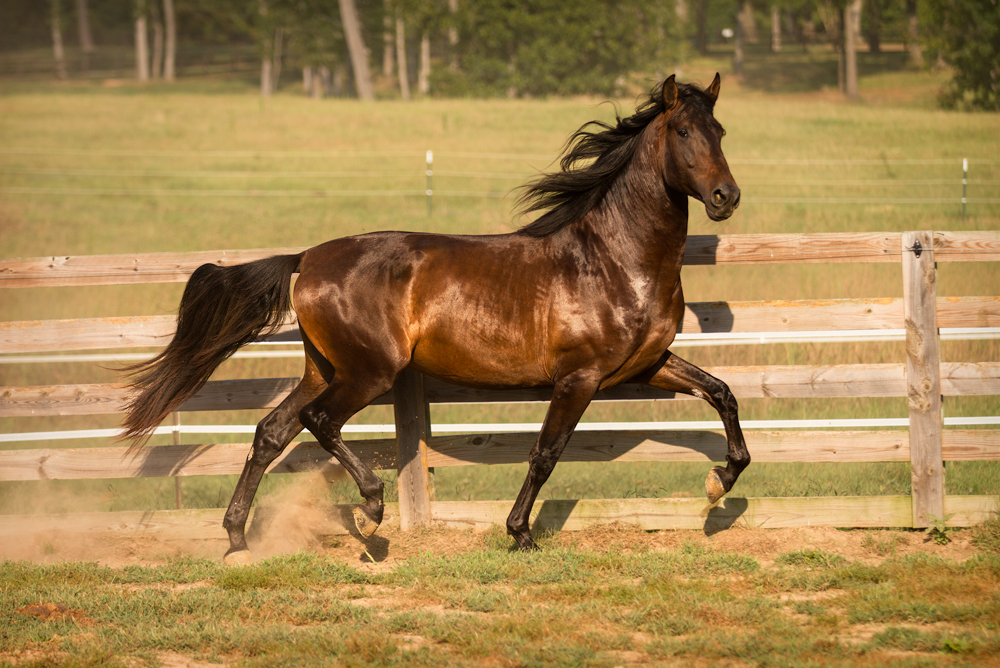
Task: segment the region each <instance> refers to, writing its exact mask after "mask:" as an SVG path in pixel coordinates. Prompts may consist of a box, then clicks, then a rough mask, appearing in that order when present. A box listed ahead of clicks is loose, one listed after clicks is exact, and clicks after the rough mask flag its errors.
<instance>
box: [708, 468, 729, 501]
mask: <svg viewBox="0 0 1000 668" xmlns="http://www.w3.org/2000/svg"><path fill="white" fill-rule="evenodd" d="M705 494H706V495H707V496H708V502H709V503H718V501H719V499H721V498H722V497H723V496H725V495H726V487H725V485H723V484H722V478H720V477H719V467H715V468H713V469H712V470H711V471H709V472H708V477H707V478H705Z"/></svg>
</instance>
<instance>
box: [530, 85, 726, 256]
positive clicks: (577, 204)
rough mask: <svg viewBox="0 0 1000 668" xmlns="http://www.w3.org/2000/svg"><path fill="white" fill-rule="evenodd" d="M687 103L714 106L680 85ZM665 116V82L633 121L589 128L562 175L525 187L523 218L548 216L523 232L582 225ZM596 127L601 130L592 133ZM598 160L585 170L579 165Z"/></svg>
mask: <svg viewBox="0 0 1000 668" xmlns="http://www.w3.org/2000/svg"><path fill="white" fill-rule="evenodd" d="M677 92H678V97H679V99H680V100H681V102H682V103H686V104H689V105H693V106H697V107H701V108H702V109H704V110H705V111H708V112H709V113H711V111H712V108H713V107H714V102H713V100H712V98H711V97H709V96H708V95H707V94H706V93H705V92H704V91H702V90H701V89H699V88H698V87H697V86H693V85H691V84H677ZM664 111H665V105H664V103H663V83H662V82H661V83H659V84H657V85H656V86H655V87H654V88H653V90H652V91H651V93H650V96H649V99H647V100H645V101H644V102H642V103H641V104H640V105H639V106H638V107H637V108H636V110H635V113H634V114H632V115H631V116H629V117H628V118H625V119H623V118H621V117H620V116H618V114H617V113H616V114H615V117H616V119H615V120H616V123H615V125H610V124H608V123H604V122H602V121H591V122H589V123H585V124H584V125H583V126H582V127H581V128H580V129H579V130H577V131H576V132H575V133H573V135H572V136H571V137H570V138H569V140H568V141H567V142H566V148H565V149H564V155H563V158H562V160H561V161H560V163H559V166H560V168H561V171H559V172H555V173H553V174H543V175H542V176H540V177H538V179H536V180H535V181H533V182H531V183H528V184H526V185H524V186H522V188H523V189H524V192H523V193H522V194H521V196H520V197H519V198H518V209H519V212H520V213H522V214H525V213H530V212H532V211H543V210H546V209H547V211H546V212H545V213H544V214H542V215H541V216H539V217H538V219H537V220H535V221H533V222H531V223H528V224H527V225H525V226H524V227H522V228H521V229H520V230H519V232H521V233H523V234H527V235H529V236H533V237H544V236H547V235H549V234H552V233H553V232H555V231H557V230H560V229H562V228H563V227H565V226H566V225H567V224H569V223H571V222H573V221H575V220H579V219H580V218H582V217H583V216H584V215H586V214H587V212H588V211H590V210H591V209H593V208H594V207H595V206H597V204H599V203H600V201H601V200H602V199H603V198H604V196H605V195H606V194H607V192H608V190H609V189H610V188H611V184H612V183H614V182H615V180H616V179H617V178H618V176H619V175H620V174H621V173H622V172H623V171H625V169H626V168H627V167H628V165H629V163H630V162H631V160H632V156H633V155H635V152H636V149H637V148H638V146H639V137H640V136H641V135H642V131H643V130H645V129H646V126H648V125H649V124H650V123H652V122H653V121H654V120H655V119H656V118H657V117H658V116H659V115H660V114H662V113H663V112H664ZM591 126H596V127H597V128H599V130H598V131H596V132H592V131H590V130H588V128H590V127H591ZM592 158H596V160H594V161H593V162H590V163H587V164H585V165H582V166H577V164H578V163H580V162H582V161H585V160H590V159H592Z"/></svg>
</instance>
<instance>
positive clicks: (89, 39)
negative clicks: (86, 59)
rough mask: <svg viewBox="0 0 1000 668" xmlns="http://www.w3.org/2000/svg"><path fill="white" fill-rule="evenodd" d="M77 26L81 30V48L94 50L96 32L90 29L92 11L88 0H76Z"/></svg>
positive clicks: (89, 51)
mask: <svg viewBox="0 0 1000 668" xmlns="http://www.w3.org/2000/svg"><path fill="white" fill-rule="evenodd" d="M76 27H77V28H79V30H80V50H81V51H83V52H84V53H93V52H94V34H93V33H92V32H91V31H90V12H89V11H88V9H87V0H76Z"/></svg>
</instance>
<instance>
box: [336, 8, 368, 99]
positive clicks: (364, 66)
mask: <svg viewBox="0 0 1000 668" xmlns="http://www.w3.org/2000/svg"><path fill="white" fill-rule="evenodd" d="M340 19H341V22H342V23H343V26H344V36H345V37H346V38H347V50H348V52H350V55H351V68H352V69H353V70H354V87H355V88H356V89H357V91H358V97H360V98H361V99H362V100H374V99H375V91H374V89H373V87H372V76H371V71H370V70H369V68H368V50H367V49H366V48H365V41H364V38H363V37H362V35H361V23H360V21H358V11H357V8H356V7H355V6H354V0H340Z"/></svg>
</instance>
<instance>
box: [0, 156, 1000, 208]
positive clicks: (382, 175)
mask: <svg viewBox="0 0 1000 668" xmlns="http://www.w3.org/2000/svg"><path fill="white" fill-rule="evenodd" d="M433 154H434V151H424V152H419V151H412V150H390V151H386V150H373V151H354V150H350V151H340V150H329V151H323V150H311V151H273V150H270V151H254V150H201V151H182V150H173V149H166V150H151V149H74V148H63V147H0V155H28V156H53V155H66V156H75V157H82V156H87V157H94V156H111V157H128V158H135V157H157V158H180V157H184V158H190V157H195V158H275V159H278V158H281V159H288V158H310V159H318V158H336V159H352V158H353V159H364V158H379V159H386V158H407V159H409V158H413V159H414V162H418V161H419V158H420V157H424V158H425V161H426V162H425V161H419V162H420V163H422V164H420V167H421V168H420V169H418V168H417V166H416V165H414V167H413V168H412V169H406V168H402V169H376V170H372V169H364V168H361V169H357V170H345V169H337V170H315V169H311V170H310V169H304V170H289V169H277V170H269V169H264V170H255V169H249V170H248V169H235V170H234V169H221V170H212V169H169V168H168V169H162V168H159V169H138V168H128V169H123V168H104V169H102V168H94V167H86V168H83V167H72V166H71V167H52V168H46V167H36V168H32V167H25V166H17V167H12V166H7V167H0V174H2V175H6V176H10V177H28V178H42V179H46V178H56V179H58V178H60V177H84V178H86V177H95V178H98V177H112V178H121V177H124V178H140V179H141V178H155V179H180V178H189V179H199V180H204V179H209V180H210V179H215V178H220V179H273V180H280V179H337V180H341V179H342V180H354V179H382V180H394V183H393V184H391V185H395V186H397V187H391V185H390V187H383V188H353V187H343V185H347V184H346V183H342V184H341V186H342V187H339V188H327V187H314V188H308V187H302V188H269V187H266V186H265V187H260V188H254V187H251V188H238V189H235V188H185V187H163V186H156V187H131V188H130V187H120V186H117V187H85V186H65V185H60V186H55V185H53V186H44V185H33V184H32V185H3V186H0V194H2V195H8V196H17V195H21V196H41V197H45V196H49V197H88V196H109V197H179V198H184V197H193V198H203V197H218V198H247V197H250V198H350V197H358V198H379V197H384V198H408V197H423V198H426V202H427V210H428V214H431V213H432V211H433V198H434V196H437V197H454V198H484V199H504V198H507V197H510V196H513V195H514V194H515V191H516V187H517V185H520V184H521V183H525V182H529V181H530V179H531V178H533V177H536V176H538V175H539V174H540V173H541V172H540V170H538V169H536V168H531V169H527V170H524V171H518V172H511V171H474V170H469V171H465V170H460V169H446V170H434V169H433V158H432V156H433ZM437 154H438V159H439V161H440V160H441V159H442V158H443V159H445V160H447V159H449V158H458V159H475V160H515V161H519V162H524V163H528V162H531V161H535V160H545V161H547V164H551V162H552V156H542V155H536V154H531V153H479V152H471V151H447V150H445V151H443V152H441V151H438V152H437ZM729 163H730V164H731V165H751V166H764V165H770V166H794V167H821V166H832V167H855V166H881V167H889V166H954V167H959V166H961V169H962V172H961V178H959V174H958V172H957V170H956V174H955V176H954V177H953V178H941V177H940V176H938V177H937V178H903V179H895V178H872V179H864V178H857V177H856V176H855V177H854V178H803V179H795V178H781V177H776V178H766V177H765V178H760V177H756V178H751V179H744V180H743V181H742V183H744V184H746V185H753V186H757V187H758V188H768V187H783V188H789V187H791V188H794V187H797V186H798V187H809V188H817V187H818V188H824V187H825V188H834V189H836V188H850V189H855V188H883V189H884V188H894V189H895V188H906V187H910V188H918V189H921V190H922V192H921V193H920V194H919V195H917V196H905V194H904V193H899V192H898V191H897V192H896V193H895V195H894V196H864V195H859V194H855V195H850V194H846V193H845V194H843V195H836V194H835V195H829V196H828V195H825V194H822V193H816V194H809V195H808V196H806V195H796V194H794V193H789V194H781V195H775V196H771V195H767V194H747V193H744V197H743V202H744V203H745V204H750V205H754V204H765V205H766V204H777V205H789V204H813V205H938V206H950V205H956V204H958V205H961V207H962V215H963V217H964V216H965V212H966V206H967V205H969V204H980V205H997V204H1000V197H991V196H988V195H991V194H993V193H990V192H987V193H982V192H980V193H977V195H979V196H975V197H969V193H968V187H969V186H970V185H972V186H974V187H977V188H979V189H982V188H987V189H991V188H997V187H998V186H1000V180H997V179H995V178H978V179H969V178H968V168H969V165H970V164H971V165H974V166H975V165H979V166H986V167H987V168H988V171H990V172H992V171H993V168H994V167H995V166H1000V159H993V158H971V159H970V158H892V159H890V158H878V159H866V158H808V159H796V158H739V157H735V158H734V159H732V160H730V161H729ZM434 176H437V177H444V178H446V179H449V180H451V179H459V180H469V181H472V182H475V181H480V180H500V181H516V182H517V183H516V184H515V183H511V185H510V187H509V188H506V189H495V188H494V189H482V190H478V189H468V188H465V189H461V188H442V187H441V184H440V182H438V183H437V184H436V185H437V187H435V184H434V183H433V177H434ZM990 176H994V174H990ZM424 178H425V179H426V185H425V187H422V188H421V187H412V188H409V187H406V186H405V185H404V187H398V186H399V185H402V184H408V183H409V182H410V181H411V180H414V181H415V180H417V179H420V180H423V179H424ZM29 183H30V182H29ZM414 185H416V184H414ZM421 185H423V184H421ZM449 185H453V184H452V183H449ZM934 187H938V188H945V189H947V188H949V187H954V188H955V194H954V195H952V194H951V193H948V192H945V193H929V192H927V190H928V189H929V188H934ZM959 187H961V191H958V188H959ZM935 194H936V195H938V196H933V195H935ZM997 194H1000V193H997ZM982 195H986V196H982Z"/></svg>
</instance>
